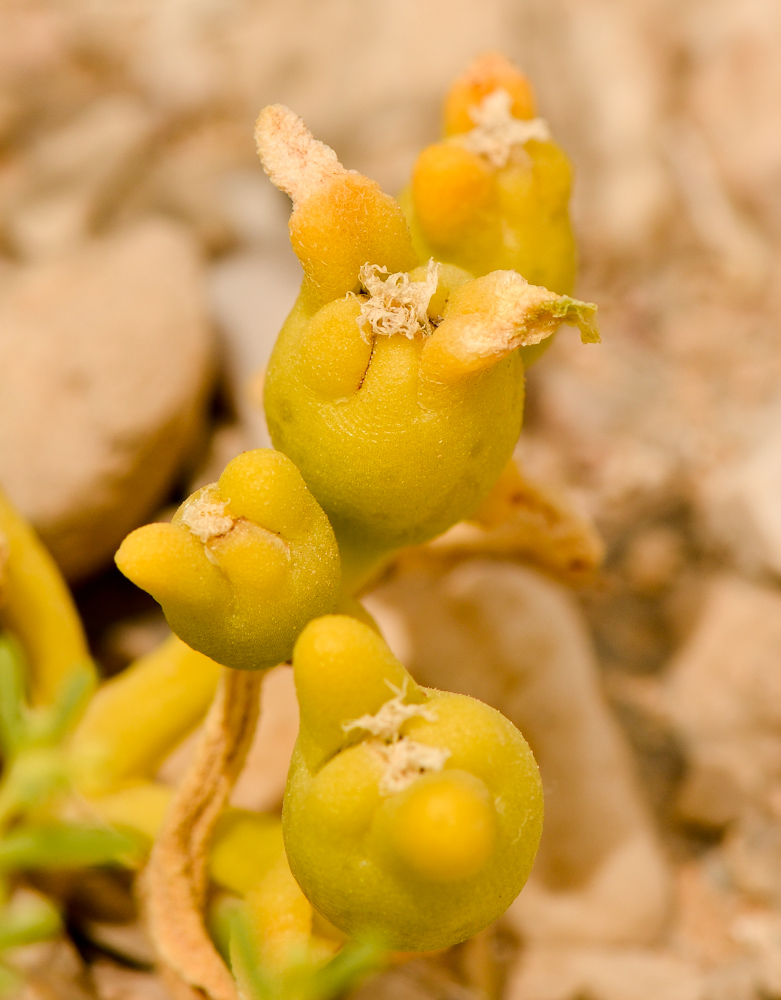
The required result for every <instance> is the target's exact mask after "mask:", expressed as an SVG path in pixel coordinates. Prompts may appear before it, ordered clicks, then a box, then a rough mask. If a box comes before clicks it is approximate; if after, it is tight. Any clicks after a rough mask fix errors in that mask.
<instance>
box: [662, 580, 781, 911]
mask: <svg viewBox="0 0 781 1000" xmlns="http://www.w3.org/2000/svg"><path fill="white" fill-rule="evenodd" d="M778 662H781V594H779V593H778V592H777V591H775V590H771V589H769V588H767V587H760V586H757V585H756V584H753V583H748V582H747V581H745V580H741V579H740V578H738V577H734V576H723V577H719V578H717V579H715V580H714V581H713V582H712V584H711V586H710V589H709V593H708V594H707V597H706V600H705V605H704V607H703V610H702V613H701V616H700V620H699V623H698V625H697V627H696V628H695V630H694V633H693V634H692V635H691V637H690V638H689V641H688V642H687V643H686V644H685V645H684V647H683V648H682V649H681V650H680V651H679V653H678V654H677V656H676V657H675V660H674V662H673V663H672V665H671V667H670V670H669V673H668V676H667V679H666V683H665V698H666V703H667V711H668V712H669V716H670V718H671V719H672V720H673V721H674V722H675V724H676V726H677V728H678V731H679V732H680V734H681V736H682V738H683V740H684V744H685V747H686V750H687V753H688V759H689V773H688V776H687V778H686V780H685V782H684V786H683V788H682V791H681V798H680V803H679V808H680V811H681V813H682V814H683V815H684V816H685V817H686V818H687V819H689V820H691V821H693V822H698V823H701V824H703V825H705V826H723V825H725V824H726V823H727V822H728V821H730V820H735V819H738V818H739V817H740V816H741V814H742V812H743V811H744V810H745V809H746V808H747V807H749V806H751V807H753V808H760V809H763V810H765V811H767V812H768V813H769V814H771V815H772V814H773V813H774V812H776V811H777V810H778V809H779V806H781V803H779V802H777V801H776V800H777V798H778V796H777V793H776V792H775V791H774V789H775V788H776V787H777V782H778V780H779V778H780V777H781V672H779V671H778V670H777V669H775V668H774V666H773V665H774V664H776V663H778ZM778 881H779V884H780V885H781V876H779V878H778ZM779 898H780V900H781V896H780V897H779Z"/></svg>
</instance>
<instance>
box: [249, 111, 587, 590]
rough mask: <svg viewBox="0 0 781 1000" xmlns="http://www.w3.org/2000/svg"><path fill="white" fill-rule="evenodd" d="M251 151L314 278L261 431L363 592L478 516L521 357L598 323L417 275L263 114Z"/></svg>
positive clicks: (449, 275) (506, 436) (363, 209)
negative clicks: (304, 488) (404, 557)
mask: <svg viewBox="0 0 781 1000" xmlns="http://www.w3.org/2000/svg"><path fill="white" fill-rule="evenodd" d="M257 137H258V148H259V150H260V153H261V156H262V158H263V162H264V166H265V168H266V170H267V172H268V173H269V174H270V176H271V179H272V180H273V181H274V183H275V184H277V185H278V186H279V187H280V188H282V190H285V191H287V192H288V193H289V194H291V197H292V198H293V204H294V210H293V215H292V218H291V236H293V237H294V238H293V244H294V248H295V250H296V253H297V254H298V256H299V259H300V260H301V264H302V267H303V269H304V274H305V280H304V284H303V287H302V291H301V295H300V296H299V299H298V301H297V303H296V305H295V307H294V309H293V311H292V312H291V314H290V316H289V317H288V320H287V321H286V323H285V325H284V327H283V329H282V331H281V333H280V335H279V338H278V340H277V343H276V346H275V348H274V352H273V354H272V357H271V360H270V362H269V367H268V372H267V375H266V380H265V409H266V417H267V420H268V426H269V430H270V433H271V438H272V441H273V442H274V445H275V447H277V448H278V449H279V450H280V451H282V452H284V453H285V454H286V455H288V456H289V457H290V458H291V459H292V460H293V462H295V464H296V466H297V467H298V468H299V469H300V470H301V473H302V475H303V476H304V479H305V480H306V483H307V485H308V486H309V488H310V489H311V490H312V492H313V494H314V495H315V497H316V498H317V500H318V502H319V503H320V504H321V506H322V507H323V509H324V510H325V512H326V514H327V515H328V517H329V519H330V521H331V523H332V524H333V526H334V530H335V532H336V535H337V538H338V539H339V545H340V551H341V554H342V559H343V564H344V576H345V582H346V589H348V590H354V589H355V588H356V587H358V586H360V583H361V581H362V578H363V577H365V575H366V573H367V569H366V567H367V566H371V564H372V561H373V560H374V561H377V560H379V559H380V558H381V557H382V556H383V555H384V554H386V553H387V552H389V551H391V550H393V549H397V548H400V547H402V546H405V545H415V544H419V543H421V542H424V541H427V540H428V539H430V538H433V537H435V536H436V535H438V534H441V533H442V532H443V531H445V530H446V529H447V528H449V527H450V526H451V525H452V524H454V523H455V522H456V521H459V520H461V519H462V518H464V517H467V516H468V515H469V513H470V512H471V511H472V510H474V509H475V507H477V505H478V504H479V502H480V501H481V500H482V499H483V497H484V496H485V495H486V494H487V493H488V491H489V490H490V488H491V486H492V485H493V482H494V480H495V479H496V478H497V477H498V476H499V474H500V473H501V470H502V468H503V467H504V466H505V464H506V462H507V460H508V458H509V456H510V454H511V452H512V450H513V447H514V445H515V442H516V440H517V437H518V434H519V432H520V427H521V420H522V414H523V363H522V360H521V357H520V354H519V350H518V349H519V348H522V347H524V346H528V345H534V344H537V343H538V342H539V341H541V340H542V339H544V338H545V337H548V336H550V334H551V333H552V332H553V330H554V329H555V327H556V326H557V325H558V324H559V323H561V322H566V321H568V320H572V319H573V318H574V319H575V321H577V322H581V321H585V320H587V319H588V316H587V313H588V312H589V310H590V311H591V312H592V313H593V307H585V306H584V305H583V304H576V303H574V302H573V300H571V299H568V298H566V297H562V296H558V295H556V294H554V293H552V292H548V291H547V290H546V289H535V288H533V286H530V285H528V283H527V282H526V281H525V280H524V279H523V278H521V277H520V276H519V275H517V274H514V275H512V274H511V273H510V272H506V271H503V272H497V274H496V275H492V276H489V278H481V279H478V280H477V281H475V280H474V279H473V278H472V276H471V275H470V274H468V273H467V272H466V271H464V270H462V269H460V268H458V267H454V266H452V265H446V264H435V263H434V262H433V261H430V262H429V263H428V264H427V265H424V266H418V267H417V268H416V267H414V266H412V265H411V264H410V263H409V262H410V261H414V259H415V254H414V252H413V249H412V244H411V240H410V235H409V232H408V231H407V229H406V227H405V226H404V225H403V218H402V216H401V212H400V209H399V206H398V204H397V203H396V202H395V201H394V200H393V199H392V198H389V197H388V196H387V195H384V194H382V192H380V191H379V189H377V188H376V185H371V183H370V182H368V181H366V180H365V178H361V177H360V175H357V174H354V173H352V172H348V171H346V170H345V169H344V168H343V167H342V166H341V164H339V162H338V160H337V159H336V156H335V154H334V153H333V151H332V150H330V149H328V147H326V146H323V144H322V143H319V142H317V141H316V140H315V139H313V138H312V136H311V135H310V134H309V133H308V132H307V131H306V129H305V127H304V126H303V123H302V122H301V120H300V119H299V118H298V117H297V116H296V115H294V114H293V113H292V112H290V111H288V110H287V109H284V108H280V107H278V106H275V107H274V108H269V109H266V111H264V112H263V113H262V114H261V116H260V118H259V119H258V126H257ZM367 191H370V192H371V197H369V196H368V195H367V194H366V192H367ZM356 192H358V193H356ZM302 234H305V235H302ZM315 272H316V273H317V275H318V277H317V280H315V278H314V277H313V275H314V274H315ZM489 279H490V280H489ZM530 289H531V291H530ZM584 310H585V311H584ZM362 575H363V576H362Z"/></svg>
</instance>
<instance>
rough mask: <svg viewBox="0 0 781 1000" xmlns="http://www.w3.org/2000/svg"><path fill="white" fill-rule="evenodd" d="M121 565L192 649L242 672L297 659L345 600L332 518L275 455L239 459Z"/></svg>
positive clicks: (135, 545)
mask: <svg viewBox="0 0 781 1000" xmlns="http://www.w3.org/2000/svg"><path fill="white" fill-rule="evenodd" d="M116 562H117V566H118V567H119V568H120V570H121V571H122V572H123V573H124V574H125V576H127V577H129V579H131V580H132V581H133V582H134V583H135V584H137V586H139V587H141V588H142V589H143V590H146V591H148V592H149V593H150V594H151V595H152V596H153V597H154V598H155V600H157V601H159V603H160V604H161V606H162V608H163V611H164V613H165V616H166V619H167V620H168V623H169V625H170V626H171V628H172V629H173V630H174V632H176V634H177V635H178V636H179V637H180V638H181V639H182V640H183V641H184V642H186V643H187V645H188V646H190V647H192V648H193V649H195V650H198V651H199V652H201V653H204V654H205V655H206V656H209V657H211V658H212V659H213V660H216V661H217V662H218V663H222V664H224V665H225V666H228V667H235V668H238V669H248V670H253V669H265V668H268V667H272V666H274V665H275V664H277V663H281V662H283V661H284V660H286V659H288V658H289V656H290V653H291V651H292V648H293V643H294V642H295V639H296V637H297V636H298V634H299V632H300V631H301V629H302V628H303V627H304V625H305V624H306V623H307V622H308V621H309V619H310V618H313V617H316V616H317V615H320V614H324V613H327V612H329V611H331V610H332V609H333V608H334V607H335V606H336V601H337V598H338V591H339V580H340V563H339V553H338V550H337V547H336V540H335V538H334V535H333V531H332V529H331V526H330V524H329V523H328V519H327V517H326V516H325V514H324V513H323V511H322V510H321V509H320V507H319V506H318V504H317V502H316V501H315V499H314V498H313V497H312V495H311V493H310V492H309V490H308V489H307V488H306V485H305V484H304V481H303V479H302V478H301V475H300V474H299V472H298V470H297V469H296V468H295V466H294V465H293V464H292V462H291V461H290V460H289V459H288V458H286V457H285V456H284V455H282V454H281V453H280V452H276V451H272V450H271V449H266V448H260V449H257V450H255V451H248V452H244V454H242V455H239V456H238V457H237V458H235V459H233V461H232V462H230V463H229V464H228V465H227V466H226V468H225V471H224V472H223V474H222V475H221V476H220V479H219V481H218V482H217V483H214V484H213V485H211V486H206V487H204V488H203V489H201V490H198V491H197V492H196V493H194V494H193V495H192V496H191V497H190V498H189V499H188V500H187V501H186V502H185V503H184V504H182V506H181V507H180V508H179V510H178V511H177V513H176V515H175V516H174V518H173V521H172V522H171V524H150V525H147V526H146V527H143V528H139V529H137V530H136V531H134V532H132V533H131V534H130V535H128V537H127V538H126V539H125V541H124V542H123V543H122V545H121V546H120V548H119V551H118V552H117V555H116Z"/></svg>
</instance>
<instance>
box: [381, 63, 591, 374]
mask: <svg viewBox="0 0 781 1000" xmlns="http://www.w3.org/2000/svg"><path fill="white" fill-rule="evenodd" d="M444 123H445V136H446V138H445V139H444V140H443V141H442V142H439V143H436V144H435V145H433V146H429V147H428V148H427V149H424V150H423V152H422V153H421V154H420V156H419V157H418V160H417V162H416V164H415V166H414V168H413V172H412V181H411V184H410V187H409V188H408V189H407V190H406V191H405V192H404V193H403V194H402V196H401V203H402V205H403V207H404V209H405V212H406V214H407V218H408V220H409V223H410V229H411V231H412V237H413V244H414V246H415V249H416V251H417V253H418V255H419V256H420V257H421V258H422V259H427V258H428V257H434V258H436V259H437V260H441V261H447V262H448V263H451V264H456V265H457V266H458V267H462V268H464V269H465V270H467V271H469V272H471V273H472V274H474V275H478V276H479V275H484V274H488V273H489V272H490V271H496V270H510V269H512V270H515V271H518V272H519V273H520V274H522V275H523V276H524V278H526V279H527V281H529V282H530V284H533V285H542V286H544V287H545V288H550V289H552V290H553V291H554V292H558V293H559V294H561V295H568V294H570V293H571V291H572V288H573V285H574V281H575V267H576V254H575V241H574V237H573V234H572V229H571V226H570V221H569V214H568V207H567V206H568V202H569V196H570V189H571V186H572V170H571V167H570V165H569V162H568V160H567V157H566V156H565V155H564V153H563V152H562V151H561V149H559V147H558V146H557V145H556V144H555V143H554V142H553V141H552V139H551V137H550V134H549V130H548V127H547V125H546V123H545V122H544V121H543V120H542V119H541V118H536V117H535V110H534V97H533V94H532V91H531V87H530V85H529V82H528V80H527V79H526V77H524V76H523V74H521V73H519V72H518V70H516V69H515V67H514V66H512V64H511V63H509V62H508V61H507V60H506V59H505V58H504V57H503V56H500V55H497V54H496V53H491V54H489V55H487V56H483V57H481V58H480V59H478V60H477V61H476V62H475V63H474V64H473V65H472V66H471V67H470V68H469V69H468V70H467V72H466V73H465V74H464V76H463V77H461V78H460V79H459V80H457V81H456V82H455V83H454V84H453V87H452V88H451V90H450V93H449V94H448V97H447V99H446V101H445V113H444ZM544 346H545V345H539V346H534V347H525V348H522V350H521V353H522V355H523V358H524V363H525V364H526V365H527V366H528V365H529V364H530V363H531V361H532V360H533V359H534V358H535V357H536V356H537V355H538V354H539V353H541V351H542V349H543V348H544Z"/></svg>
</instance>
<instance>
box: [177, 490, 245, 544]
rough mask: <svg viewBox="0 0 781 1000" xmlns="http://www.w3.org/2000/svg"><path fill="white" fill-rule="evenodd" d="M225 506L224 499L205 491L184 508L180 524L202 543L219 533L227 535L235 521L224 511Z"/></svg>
mask: <svg viewBox="0 0 781 1000" xmlns="http://www.w3.org/2000/svg"><path fill="white" fill-rule="evenodd" d="M225 507H226V502H225V501H224V500H215V499H214V497H213V496H210V494H209V492H208V491H205V492H204V493H202V494H201V495H200V496H199V497H198V499H197V500H194V501H193V502H192V503H190V504H188V505H187V506H186V507H185V508H184V510H183V511H182V524H184V525H186V526H187V527H188V528H189V529H190V531H192V533H193V534H194V535H195V536H196V538H200V540H201V541H202V542H204V543H206V542H208V541H209V540H210V539H212V538H216V537H218V536H219V535H227V534H228V532H229V531H230V530H231V529H232V528H233V525H234V523H235V522H234V520H233V518H232V517H230V515H228V514H226V513H225Z"/></svg>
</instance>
